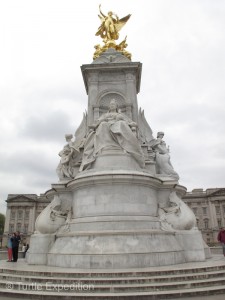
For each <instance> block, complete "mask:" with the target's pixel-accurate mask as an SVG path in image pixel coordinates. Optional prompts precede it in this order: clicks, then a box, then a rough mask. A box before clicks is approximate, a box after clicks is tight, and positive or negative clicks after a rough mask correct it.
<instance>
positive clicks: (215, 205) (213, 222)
mask: <svg viewBox="0 0 225 300" xmlns="http://www.w3.org/2000/svg"><path fill="white" fill-rule="evenodd" d="M183 201H184V202H185V203H186V204H187V205H188V206H189V207H190V208H191V209H192V210H193V212H194V214H195V216H196V219H197V226H198V228H199V230H200V231H201V232H202V236H203V239H204V241H205V242H206V243H207V244H208V245H213V244H216V243H217V235H218V231H219V229H220V228H221V227H225V188H215V189H207V190H205V191H204V190H203V189H194V190H192V192H187V193H186V195H185V196H184V197H183Z"/></svg>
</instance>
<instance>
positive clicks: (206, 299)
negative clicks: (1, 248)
mask: <svg viewBox="0 0 225 300" xmlns="http://www.w3.org/2000/svg"><path fill="white" fill-rule="evenodd" d="M178 299H181V300H224V299H225V295H215V296H199V297H189V298H176V299H174V300H178ZM1 300H24V298H8V297H2V296H1ZM168 300H173V299H168Z"/></svg>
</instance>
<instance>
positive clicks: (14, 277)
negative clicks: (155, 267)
mask: <svg viewBox="0 0 225 300" xmlns="http://www.w3.org/2000/svg"><path fill="white" fill-rule="evenodd" d="M223 277H225V270H218V271H207V272H199V273H196V272H195V273H189V274H174V275H164V274H163V275H160V276H137V277H135V276H132V277H116V278H115V277H113V278H112V277H105V278H101V277H96V278H95V277H91V278H90V277H78V278H76V277H74V278H71V277H70V278H67V277H65V275H64V276H63V277H61V278H60V277H55V276H44V277H43V276H39V275H36V276H34V275H30V276H27V275H21V274H11V273H10V274H8V273H6V272H4V273H0V280H7V281H23V282H24V281H25V282H38V283H41V282H46V281H49V282H50V281H51V282H53V283H67V284H69V283H72V282H74V280H77V281H82V282H83V283H85V284H88V283H90V282H91V283H94V284H122V283H126V284H129V283H137V282H138V283H160V284H162V283H163V284H164V283H165V282H177V281H187V280H199V279H207V278H223Z"/></svg>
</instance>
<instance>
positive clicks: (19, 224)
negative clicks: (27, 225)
mask: <svg viewBox="0 0 225 300" xmlns="http://www.w3.org/2000/svg"><path fill="white" fill-rule="evenodd" d="M16 231H21V223H17V227H16Z"/></svg>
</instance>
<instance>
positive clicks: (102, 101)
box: [94, 91, 132, 120]
mask: <svg viewBox="0 0 225 300" xmlns="http://www.w3.org/2000/svg"><path fill="white" fill-rule="evenodd" d="M112 99H115V100H116V101H117V103H118V107H119V110H120V112H122V113H124V114H126V115H127V116H128V117H129V118H132V114H131V105H130V104H127V103H126V99H125V97H124V96H123V95H122V94H121V93H120V92H116V91H114V92H107V93H104V94H102V95H100V97H99V99H98V101H97V105H96V106H95V108H94V111H95V113H94V119H95V120H96V119H98V118H99V117H100V116H101V115H102V114H103V113H106V112H107V111H108V109H109V103H110V101H111V100H112Z"/></svg>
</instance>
